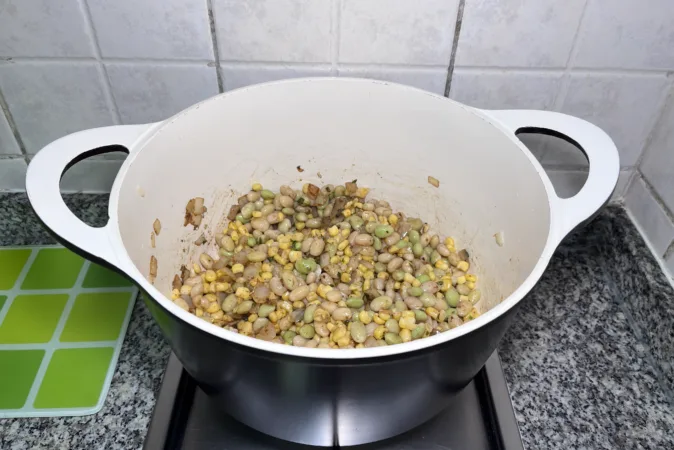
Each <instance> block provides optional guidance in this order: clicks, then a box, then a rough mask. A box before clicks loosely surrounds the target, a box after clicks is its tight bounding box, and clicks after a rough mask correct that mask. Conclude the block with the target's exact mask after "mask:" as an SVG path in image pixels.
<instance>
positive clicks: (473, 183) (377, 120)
mask: <svg viewBox="0 0 674 450" xmlns="http://www.w3.org/2000/svg"><path fill="white" fill-rule="evenodd" d="M527 131H537V132H546V133H550V134H555V135H557V136H560V137H563V138H565V139H567V140H569V141H571V142H573V143H575V144H577V145H578V146H579V147H580V148H582V149H583V150H584V151H585V153H586V154H587V157H588V160H589V173H588V178H587V181H586V183H585V185H584V186H583V188H582V189H581V190H580V192H579V193H578V194H577V195H576V196H574V197H573V198H568V199H561V198H559V197H558V196H557V195H556V194H555V191H554V188H553V186H552V184H551V183H550V180H549V179H548V177H547V176H546V174H545V172H544V170H543V168H542V167H541V165H540V164H539V163H538V161H537V160H536V158H535V157H534V156H533V155H532V154H531V153H530V152H529V150H527V148H526V147H524V145H522V143H521V142H520V141H519V140H518V139H517V137H516V134H517V133H519V132H527ZM110 145H121V146H124V147H126V148H127V149H128V150H129V156H128V157H127V159H126V161H125V162H124V164H123V165H122V167H121V169H120V171H119V174H118V175H117V178H116V179H115V182H114V185H113V187H112V192H111V194H110V205H109V210H108V215H109V220H108V223H107V225H106V226H104V227H102V228H92V227H89V226H87V225H85V224H84V223H83V222H81V221H80V220H79V219H77V218H76V217H75V216H74V215H73V214H72V213H71V212H70V211H69V209H68V207H67V206H66V205H65V203H64V202H63V199H62V198H61V194H60V193H59V180H60V178H61V175H62V173H63V171H64V169H66V168H67V167H68V165H69V164H71V163H72V162H73V161H75V160H78V159H81V158H82V157H83V156H86V155H88V154H89V153H90V152H91V151H92V150H94V151H96V149H99V150H100V149H101V148H102V147H106V146H110ZM618 171H619V163H618V154H617V151H616V147H615V145H614V144H613V142H612V141H611V139H610V138H609V137H608V136H607V135H606V134H605V133H604V132H603V131H601V130H600V129H599V128H597V127H596V126H594V125H592V124H590V123H588V122H585V121H583V120H580V119H577V118H574V117H570V116H566V115H563V114H559V113H554V112H542V111H484V110H479V109H475V108H471V107H468V106H465V105H463V104H461V103H457V102H455V101H452V100H449V99H447V98H444V97H441V96H438V95H434V94H431V93H428V92H425V91H421V90H418V89H414V88H411V87H407V86H401V85H396V84H392V83H387V82H382V81H373V80H359V79H343V78H338V79H335V78H319V79H295V80H287V81H281V82H273V83H266V84H260V85H256V86H250V87H246V88H243V89H238V90H235V91H231V92H227V93H225V94H222V95H219V96H216V97H213V98H211V99H208V100H205V101H203V102H201V103H199V104H197V105H194V106H192V107H190V108H188V109H186V110H185V111H183V112H181V113H179V114H177V115H175V116H173V117H171V118H170V119H167V120H165V121H163V122H159V123H153V124H148V125H128V126H113V127H106V128H98V129H91V130H86V131H82V132H78V133H74V134H71V135H69V136H66V137H63V138H61V139H59V140H57V141H55V142H53V143H51V144H49V145H47V146H46V147H45V148H44V149H42V150H41V151H40V152H39V153H38V154H37V155H36V156H35V157H34V158H33V160H32V162H31V164H30V166H29V168H28V174H27V180H26V188H27V191H28V196H29V198H30V201H31V204H32V206H33V208H34V209H35V212H36V213H37V215H38V216H39V217H40V219H41V220H42V221H43V223H44V224H45V225H46V226H47V227H48V228H50V229H51V230H52V231H53V233H54V234H55V235H56V236H57V237H58V238H59V239H60V240H61V241H62V242H63V243H64V244H66V245H68V246H70V247H74V248H77V249H80V250H81V251H82V252H84V253H85V254H86V255H88V257H90V258H93V259H95V260H98V261H102V262H105V263H107V264H109V265H111V266H113V267H115V268H116V269H118V270H119V271H121V272H123V273H124V274H126V275H127V276H128V277H129V278H130V279H132V280H133V281H134V282H135V283H136V284H138V286H140V287H141V288H142V289H143V291H144V292H145V296H144V297H145V301H146V304H147V306H148V308H149V310H150V311H151V313H152V315H153V316H154V318H155V319H156V321H157V323H158V324H159V326H160V327H161V330H162V332H163V333H164V335H165V336H166V339H167V340H168V342H169V343H170V345H171V347H172V349H173V351H174V352H175V354H176V355H177V356H178V358H179V359H180V361H181V362H182V364H183V366H184V367H185V370H187V372H188V373H189V374H190V375H191V376H192V377H193V378H194V379H195V380H196V381H197V382H198V384H199V385H200V387H201V388H202V389H203V390H204V391H205V392H206V393H207V394H208V395H209V396H211V397H212V399H213V401H214V402H215V403H216V404H217V405H219V407H220V408H222V409H223V410H224V411H226V412H227V413H229V414H231V415H232V416H233V417H235V418H236V419H238V420H239V421H241V422H243V423H245V424H247V425H249V426H251V427H253V428H256V429H258V430H260V431H262V432H264V433H267V434H270V435H272V436H276V437H278V438H281V439H285V440H290V441H294V442H298V443H303V444H311V445H319V446H334V445H340V446H347V445H355V444H362V443H365V442H372V441H376V440H380V439H384V438H388V437H390V436H393V435H396V434H398V433H402V432H404V431H406V430H408V429H410V428H412V427H414V426H417V425H419V424H421V423H423V422H424V421H426V420H428V419H430V418H431V417H433V416H434V415H436V414H437V413H438V412H439V411H441V410H442V409H443V408H444V407H445V406H446V405H447V404H448V402H451V399H452V396H453V395H454V394H455V393H456V392H458V391H459V390H461V389H462V388H463V387H464V386H465V385H466V384H468V383H469V382H470V380H471V379H472V378H473V377H474V376H475V375H476V374H477V373H478V371H479V370H480V368H481V367H482V366H483V365H484V363H485V362H486V361H487V358H488V357H489V356H490V355H491V354H492V353H493V352H494V350H495V349H496V347H497V345H498V343H499V340H500V339H501V337H502V336H503V334H504V332H505V331H506V328H507V327H508V325H509V323H510V322H511V321H512V320H513V317H514V315H515V312H516V310H517V308H518V307H519V305H520V304H521V300H522V298H523V297H524V296H525V295H526V294H527V292H529V291H530V290H531V288H532V287H533V286H534V284H535V283H536V282H537V281H538V279H539V278H540V276H541V274H542V273H543V271H544V270H545V267H546V265H547V264H548V261H549V260H550V257H551V256H552V254H553V252H554V250H555V248H556V247H557V245H558V244H559V242H560V241H561V240H562V238H563V237H564V236H565V235H566V234H568V233H569V231H571V230H572V229H573V228H574V227H576V226H577V225H578V224H579V223H581V222H583V221H585V220H586V219H588V218H590V217H591V216H592V215H593V214H594V213H595V212H596V211H597V210H598V209H599V208H600V207H602V206H603V205H604V204H605V203H606V202H607V201H608V199H609V197H610V195H611V193H612V191H613V189H614V187H615V185H616V181H617V177H618ZM428 176H433V177H435V178H437V179H438V180H439V182H440V184H439V186H437V187H436V186H433V185H431V184H429V183H428V181H427V180H428ZM353 179H357V180H358V183H359V185H360V186H367V187H370V188H371V196H372V197H373V198H381V199H386V200H389V201H390V202H391V203H392V206H393V207H394V209H396V210H400V211H404V212H405V213H407V214H408V215H412V216H416V217H421V218H423V219H425V220H427V221H428V222H429V224H430V225H431V227H432V229H433V230H435V231H436V232H438V233H440V234H441V235H449V236H453V237H454V239H455V240H456V242H457V248H464V247H465V248H467V249H468V250H469V251H470V254H471V261H472V264H473V267H474V270H475V272H476V273H477V274H478V275H479V277H480V286H481V290H482V292H483V295H482V300H481V301H480V302H479V303H478V304H477V306H478V308H479V309H480V310H481V312H482V315H480V316H479V317H478V318H477V319H475V320H472V321H470V322H468V323H467V324H464V325H462V326H460V327H457V328H455V329H452V330H450V331H447V332H444V333H440V334H437V335H434V336H431V337H428V338H425V339H419V340H415V341H412V342H408V343H405V344H400V345H393V346H384V347H376V348H365V349H318V348H302V347H293V346H287V345H280V344H277V343H272V342H266V341H263V340H258V339H254V338H250V337H246V336H243V335H240V334H237V333H235V332H232V331H228V330H225V329H223V328H219V327H217V326H215V325H212V324H210V323H207V322H206V321H204V320H202V319H200V318H197V317H196V316H194V315H191V314H189V313H188V312H186V311H184V310H182V309H181V308H179V307H178V306H176V305H175V304H173V303H172V301H171V300H170V295H169V293H170V291H171V280H172V278H173V276H174V275H175V274H176V273H178V272H179V268H180V265H181V264H184V263H186V262H188V261H190V260H194V259H195V257H196V256H197V255H198V254H199V253H201V252H203V251H204V248H206V249H208V250H211V251H213V250H214V247H208V244H206V247H204V246H197V245H196V244H195V243H194V242H195V241H196V240H197V239H199V238H200V236H202V235H203V236H205V237H206V239H207V240H209V242H212V239H211V238H212V237H213V236H214V234H215V233H216V232H217V231H220V230H221V229H222V226H223V225H224V224H225V216H226V214H227V210H228V208H229V206H231V205H232V204H234V203H235V202H236V199H237V198H238V197H239V196H240V195H241V194H243V193H245V192H247V191H248V189H249V186H250V185H251V184H252V183H253V182H261V183H262V184H263V185H265V186H267V187H269V188H273V189H278V187H279V186H280V185H281V184H291V185H294V186H295V187H300V186H301V185H302V183H306V182H313V183H314V184H318V185H320V184H325V183H333V184H339V183H343V182H345V181H351V180H353ZM193 197H203V198H204V199H205V205H206V206H207V208H208V211H207V213H206V215H205V217H204V220H203V222H202V223H201V226H200V227H199V228H198V229H196V230H193V229H192V227H191V226H188V227H185V226H183V223H184V222H183V218H184V215H185V206H186V204H187V202H188V200H189V199H191V198H193ZM155 219H159V221H160V222H161V232H160V233H159V235H158V236H156V244H155V246H154V247H153V245H152V244H151V239H150V235H151V232H152V229H153V222H154V221H155ZM495 236H496V238H495ZM213 254H214V255H215V254H216V253H215V252H213ZM152 256H154V257H156V259H157V262H158V271H157V276H156V279H155V280H154V282H152V281H151V280H150V277H149V276H148V275H149V272H150V259H151V257H152ZM522 307H524V308H526V307H527V306H526V304H524V305H522Z"/></svg>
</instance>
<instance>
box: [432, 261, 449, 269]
mask: <svg viewBox="0 0 674 450" xmlns="http://www.w3.org/2000/svg"><path fill="white" fill-rule="evenodd" d="M435 267H436V268H437V269H440V270H447V269H449V264H447V261H444V260H442V259H438V260H437V261H436V262H435Z"/></svg>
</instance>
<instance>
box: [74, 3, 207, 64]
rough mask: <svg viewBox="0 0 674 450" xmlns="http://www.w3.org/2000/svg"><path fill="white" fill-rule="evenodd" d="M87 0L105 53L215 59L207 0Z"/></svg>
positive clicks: (118, 56) (107, 54)
mask: <svg viewBox="0 0 674 450" xmlns="http://www.w3.org/2000/svg"><path fill="white" fill-rule="evenodd" d="M86 1H87V4H88V5H89V9H90V11H91V20H92V22H93V25H94V29H95V30H96V37H97V39H98V44H99V46H100V49H101V56H103V57H116V58H152V59H158V58H166V59H185V58H188V59H190V58H191V59H209V60H211V59H213V46H212V40H211V34H210V25H209V22H208V13H207V8H206V0H163V1H150V0H140V1H139V0H114V1H110V0H86ZM69 2H72V3H74V1H73V0H69ZM63 3H66V2H63Z"/></svg>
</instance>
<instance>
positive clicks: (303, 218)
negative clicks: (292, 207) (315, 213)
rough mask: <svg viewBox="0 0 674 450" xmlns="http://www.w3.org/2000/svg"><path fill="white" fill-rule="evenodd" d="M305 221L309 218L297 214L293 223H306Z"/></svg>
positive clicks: (300, 213) (302, 214)
mask: <svg viewBox="0 0 674 450" xmlns="http://www.w3.org/2000/svg"><path fill="white" fill-rule="evenodd" d="M307 220H309V218H308V217H307V215H306V214H305V213H303V212H299V213H297V214H295V222H306V221H307Z"/></svg>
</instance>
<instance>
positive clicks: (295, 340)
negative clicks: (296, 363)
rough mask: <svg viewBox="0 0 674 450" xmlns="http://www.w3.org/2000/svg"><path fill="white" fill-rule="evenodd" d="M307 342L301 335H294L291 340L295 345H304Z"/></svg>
mask: <svg viewBox="0 0 674 450" xmlns="http://www.w3.org/2000/svg"><path fill="white" fill-rule="evenodd" d="M307 342H308V341H307V340H306V339H305V338H304V337H302V336H295V337H294V338H293V340H292V344H293V345H294V346H295V347H304V346H305V345H307Z"/></svg>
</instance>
